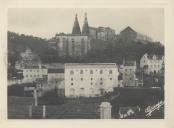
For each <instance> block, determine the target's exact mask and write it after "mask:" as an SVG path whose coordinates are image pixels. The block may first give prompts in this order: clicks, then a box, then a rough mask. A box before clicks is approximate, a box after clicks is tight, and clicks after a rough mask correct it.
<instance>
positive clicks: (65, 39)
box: [57, 38, 84, 42]
mask: <svg viewBox="0 0 174 128" xmlns="http://www.w3.org/2000/svg"><path fill="white" fill-rule="evenodd" d="M57 41H58V42H59V41H60V39H59V38H57ZM62 41H63V42H65V41H67V38H63V39H62ZM74 41H75V40H74V38H71V42H74ZM81 41H84V38H82V39H81Z"/></svg>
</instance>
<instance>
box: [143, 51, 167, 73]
mask: <svg viewBox="0 0 174 128" xmlns="http://www.w3.org/2000/svg"><path fill="white" fill-rule="evenodd" d="M163 64H164V56H160V55H155V54H153V55H149V54H147V53H146V54H144V55H143V56H142V57H141V59H140V68H143V69H144V72H145V73H146V74H150V73H159V72H160V71H161V69H162V67H163Z"/></svg>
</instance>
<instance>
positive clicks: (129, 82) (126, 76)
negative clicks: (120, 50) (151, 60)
mask: <svg viewBox="0 0 174 128" xmlns="http://www.w3.org/2000/svg"><path fill="white" fill-rule="evenodd" d="M135 73H136V61H128V60H126V61H123V68H122V74H123V86H136V74H135Z"/></svg>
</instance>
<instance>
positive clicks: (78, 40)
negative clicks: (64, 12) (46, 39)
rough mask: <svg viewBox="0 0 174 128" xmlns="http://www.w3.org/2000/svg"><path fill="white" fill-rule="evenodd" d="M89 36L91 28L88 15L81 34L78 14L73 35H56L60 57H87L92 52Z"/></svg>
mask: <svg viewBox="0 0 174 128" xmlns="http://www.w3.org/2000/svg"><path fill="white" fill-rule="evenodd" d="M88 34H89V27H88V21H87V15H86V14H85V20H84V24H83V29H82V32H81V30H80V26H79V22H78V18H77V14H76V16H75V21H74V26H73V29H72V34H64V33H60V34H56V37H55V38H56V45H57V47H58V48H57V49H58V51H59V56H70V57H82V56H84V55H86V54H87V53H88V51H89V50H90V39H89V37H88Z"/></svg>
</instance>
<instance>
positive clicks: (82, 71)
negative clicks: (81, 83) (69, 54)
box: [70, 70, 112, 75]
mask: <svg viewBox="0 0 174 128" xmlns="http://www.w3.org/2000/svg"><path fill="white" fill-rule="evenodd" d="M83 73H84V70H80V74H83ZM93 73H94V71H93V70H90V74H93ZM70 74H71V75H73V74H74V71H73V70H71V71H70ZM100 74H103V70H100ZM109 74H112V70H109Z"/></svg>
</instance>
